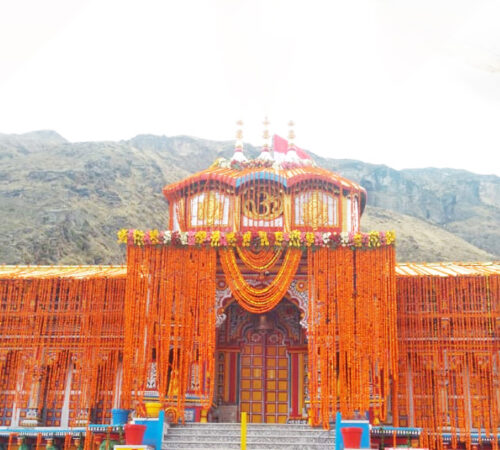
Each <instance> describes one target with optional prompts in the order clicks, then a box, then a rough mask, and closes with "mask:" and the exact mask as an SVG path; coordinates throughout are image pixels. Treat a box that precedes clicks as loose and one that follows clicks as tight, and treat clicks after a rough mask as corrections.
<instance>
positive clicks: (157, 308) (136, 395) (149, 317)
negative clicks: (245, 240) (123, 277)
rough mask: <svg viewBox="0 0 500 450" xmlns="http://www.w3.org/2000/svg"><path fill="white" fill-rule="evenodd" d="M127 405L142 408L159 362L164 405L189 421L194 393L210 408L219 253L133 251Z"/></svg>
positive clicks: (125, 378) (126, 360) (125, 389)
mask: <svg viewBox="0 0 500 450" xmlns="http://www.w3.org/2000/svg"><path fill="white" fill-rule="evenodd" d="M128 261H129V271H128V274H127V288H126V295H125V347H124V362H123V367H124V370H123V385H122V392H123V395H122V406H123V407H125V408H129V407H131V406H134V404H136V403H137V402H139V403H142V402H143V399H144V395H145V392H146V390H147V386H146V382H147V379H148V375H149V373H150V370H151V368H152V364H153V363H155V364H156V368H157V370H156V373H157V380H156V381H157V391H158V393H159V396H160V401H161V402H162V403H163V404H164V405H165V406H167V407H171V408H174V409H175V410H176V412H177V415H178V417H181V418H183V417H184V408H185V402H186V395H187V393H188V391H189V392H190V393H192V394H195V395H197V396H198V397H200V398H201V401H202V403H203V405H204V408H205V409H207V410H208V409H209V407H210V405H211V404H212V397H213V385H214V376H213V374H214V364H215V361H214V355H215V313H216V311H215V269H216V251H215V250H214V249H211V248H200V249H198V248H186V249H182V248H174V247H162V248H154V247H146V248H139V247H134V246H129V247H128Z"/></svg>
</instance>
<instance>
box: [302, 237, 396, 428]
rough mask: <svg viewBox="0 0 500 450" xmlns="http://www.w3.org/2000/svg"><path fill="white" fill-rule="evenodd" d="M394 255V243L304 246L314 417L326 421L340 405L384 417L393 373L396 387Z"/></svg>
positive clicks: (348, 412)
mask: <svg viewBox="0 0 500 450" xmlns="http://www.w3.org/2000/svg"><path fill="white" fill-rule="evenodd" d="M394 263H395V261H394V247H381V248H377V249H372V250H354V249H348V248H337V249H328V248H324V249H316V250H315V251H312V250H309V251H308V280H309V314H308V318H309V325H308V353H309V367H308V371H309V392H310V401H311V409H310V415H311V419H312V423H313V425H320V424H322V425H323V426H324V427H325V428H328V426H329V421H330V420H331V419H332V418H333V416H334V415H335V412H336V411H338V410H340V412H341V413H342V415H343V417H345V418H353V417H354V416H355V415H356V413H359V414H361V415H364V413H365V412H366V411H368V410H369V409H370V408H372V411H373V414H374V416H375V418H376V419H379V420H381V421H383V420H384V419H385V418H386V412H387V398H388V396H389V392H390V380H391V379H392V388H393V391H394V392H396V388H397V387H396V381H397V362H398V351H397V336H396V334H397V332H396V297H395V272H394ZM393 398H394V397H393ZM393 406H394V405H393ZM393 419H394V423H395V425H397V417H393Z"/></svg>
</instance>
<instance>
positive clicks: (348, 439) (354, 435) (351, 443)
mask: <svg viewBox="0 0 500 450" xmlns="http://www.w3.org/2000/svg"><path fill="white" fill-rule="evenodd" d="M340 432H341V433H342V440H343V441H344V447H345V448H361V435H362V434H363V429H362V428H359V427H345V428H341V429H340Z"/></svg>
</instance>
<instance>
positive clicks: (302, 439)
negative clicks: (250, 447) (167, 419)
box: [168, 434, 335, 444]
mask: <svg viewBox="0 0 500 450" xmlns="http://www.w3.org/2000/svg"><path fill="white" fill-rule="evenodd" d="M168 439H169V440H171V441H174V440H175V442H187V441H193V440H199V441H200V442H202V441H212V440H214V439H216V440H218V441H221V442H234V441H239V440H240V435H239V434H238V435H227V434H222V435H219V436H213V435H211V436H207V435H194V436H193V435H192V434H190V435H182V434H180V435H176V436H173V435H168ZM262 440H266V441H267V440H269V441H271V440H273V441H283V440H286V441H287V442H296V443H304V444H307V443H308V442H312V443H314V444H321V443H322V442H330V441H333V442H335V438H334V436H328V437H323V436H303V435H296V434H294V435H289V434H283V435H281V436H277V435H257V434H255V435H247V442H260V441H262Z"/></svg>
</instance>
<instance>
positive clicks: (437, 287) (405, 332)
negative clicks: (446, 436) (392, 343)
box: [398, 275, 500, 449]
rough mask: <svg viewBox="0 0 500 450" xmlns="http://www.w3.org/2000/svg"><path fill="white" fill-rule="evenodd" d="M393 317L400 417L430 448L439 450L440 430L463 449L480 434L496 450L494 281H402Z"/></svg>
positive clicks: (497, 301)
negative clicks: (398, 351)
mask: <svg viewBox="0 0 500 450" xmlns="http://www.w3.org/2000/svg"><path fill="white" fill-rule="evenodd" d="M398 311H399V313H398V330H399V347H400V349H401V359H400V361H399V365H400V373H401V374H405V375H406V376H405V377H404V378H403V379H401V381H400V383H399V387H400V389H399V397H398V398H399V405H400V406H399V409H400V414H401V415H405V416H411V414H413V416H414V423H412V424H411V425H414V426H417V427H422V428H424V429H425V430H426V431H427V432H426V434H425V436H426V444H427V445H429V446H430V447H431V448H439V449H441V448H443V441H442V434H441V433H443V432H444V431H446V432H451V434H452V443H454V444H456V442H457V441H458V440H461V441H463V440H464V439H465V443H466V445H467V448H470V445H471V434H472V432H473V431H475V430H477V429H483V430H484V433H485V435H486V437H488V438H489V440H491V445H492V448H493V449H498V439H499V430H498V425H499V424H500V404H499V401H498V399H499V397H498V396H499V395H500V388H499V387H500V374H499V371H498V368H499V367H500V356H499V348H500V345H499V335H500V334H499V333H500V313H499V311H500V277H499V276H498V275H486V276H478V275H474V276H470V275H463V276H459V277H453V276H451V277H450V276H447V277H442V276H439V275H436V276H429V275H425V276H424V275H422V276H402V277H399V279H398ZM436 433H437V434H436Z"/></svg>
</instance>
